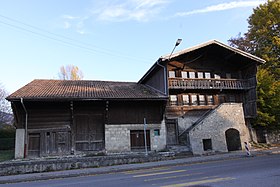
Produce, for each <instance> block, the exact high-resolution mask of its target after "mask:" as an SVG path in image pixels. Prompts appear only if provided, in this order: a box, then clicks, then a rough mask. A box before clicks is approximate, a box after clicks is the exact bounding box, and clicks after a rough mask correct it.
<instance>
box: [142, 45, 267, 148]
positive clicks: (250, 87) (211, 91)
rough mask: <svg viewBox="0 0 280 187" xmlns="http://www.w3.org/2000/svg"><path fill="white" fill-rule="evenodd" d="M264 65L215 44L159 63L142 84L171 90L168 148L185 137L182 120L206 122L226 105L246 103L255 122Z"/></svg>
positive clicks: (253, 57) (258, 59) (194, 48)
mask: <svg viewBox="0 0 280 187" xmlns="http://www.w3.org/2000/svg"><path fill="white" fill-rule="evenodd" d="M264 62H265V61H264V60H262V59H260V58H258V57H255V56H253V55H250V54H248V53H245V52H243V51H240V50H237V49H234V48H231V47H229V46H227V45H224V44H222V43H220V42H218V41H215V40H214V41H210V42H206V43H204V44H201V45H198V46H195V47H193V48H189V49H186V50H182V51H180V52H178V53H175V54H173V55H167V56H163V57H161V58H160V59H158V61H157V62H156V63H155V64H154V65H153V67H152V68H151V69H150V70H149V71H148V72H147V73H146V74H145V75H144V77H143V78H142V79H141V80H140V81H139V83H141V84H148V85H149V86H151V87H153V88H154V89H155V90H158V91H159V92H163V90H164V88H166V90H167V91H166V92H165V94H166V95H167V96H168V97H169V101H168V103H167V106H166V109H165V116H166V127H167V145H173V144H176V143H178V141H179V139H180V137H179V136H181V135H182V134H184V133H185V131H183V132H178V126H177V125H178V119H179V118H184V117H187V116H188V115H189V114H190V116H192V114H191V113H193V112H196V113H197V114H200V117H199V116H197V119H198V121H199V120H202V119H203V117H204V116H207V115H206V114H208V113H209V111H211V110H213V109H215V108H217V107H218V106H219V105H220V104H222V103H242V104H243V111H244V116H245V118H246V119H245V120H246V121H247V122H248V121H250V119H252V118H255V117H256V115H257V112H256V111H257V106H256V100H257V97H256V86H257V80H256V73H257V65H259V64H261V63H264ZM159 70H160V71H159ZM160 73H161V74H160ZM158 79H160V81H159V82H156V81H155V80H158ZM164 84H165V86H164ZM192 118H193V117H192ZM198 121H197V122H198ZM194 124H196V123H194ZM184 138H185V139H187V138H186V137H184ZM184 141H187V140H184Z"/></svg>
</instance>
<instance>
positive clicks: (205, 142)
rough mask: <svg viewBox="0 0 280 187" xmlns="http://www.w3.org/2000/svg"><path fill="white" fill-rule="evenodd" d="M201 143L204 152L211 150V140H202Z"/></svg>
mask: <svg viewBox="0 0 280 187" xmlns="http://www.w3.org/2000/svg"><path fill="white" fill-rule="evenodd" d="M202 143H203V150H204V151H209V150H212V141H211V139H203V140H202Z"/></svg>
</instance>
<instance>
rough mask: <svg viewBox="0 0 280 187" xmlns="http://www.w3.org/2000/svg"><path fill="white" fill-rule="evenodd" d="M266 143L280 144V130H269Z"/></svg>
mask: <svg viewBox="0 0 280 187" xmlns="http://www.w3.org/2000/svg"><path fill="white" fill-rule="evenodd" d="M265 137H266V143H268V144H280V130H269V131H267V132H266V133H265Z"/></svg>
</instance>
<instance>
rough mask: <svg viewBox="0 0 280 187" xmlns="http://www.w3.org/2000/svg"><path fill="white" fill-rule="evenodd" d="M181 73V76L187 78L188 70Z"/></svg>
mask: <svg viewBox="0 0 280 187" xmlns="http://www.w3.org/2000/svg"><path fill="white" fill-rule="evenodd" d="M181 75H182V78H185V79H186V78H188V72H186V71H182V72H181Z"/></svg>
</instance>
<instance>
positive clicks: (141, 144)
mask: <svg viewBox="0 0 280 187" xmlns="http://www.w3.org/2000/svg"><path fill="white" fill-rule="evenodd" d="M146 140H147V148H148V150H150V149H151V146H150V131H149V130H146ZM130 146H131V150H145V137H144V130H131V131H130Z"/></svg>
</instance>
